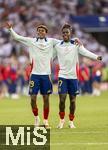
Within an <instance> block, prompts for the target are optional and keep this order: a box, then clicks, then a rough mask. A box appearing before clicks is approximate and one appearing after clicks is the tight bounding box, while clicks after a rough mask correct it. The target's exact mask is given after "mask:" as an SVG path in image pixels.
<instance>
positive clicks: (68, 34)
mask: <svg viewBox="0 0 108 150" xmlns="http://www.w3.org/2000/svg"><path fill="white" fill-rule="evenodd" d="M62 37H63V40H64V41H66V42H68V41H69V40H70V37H71V32H70V30H69V29H67V28H64V29H63V30H62Z"/></svg>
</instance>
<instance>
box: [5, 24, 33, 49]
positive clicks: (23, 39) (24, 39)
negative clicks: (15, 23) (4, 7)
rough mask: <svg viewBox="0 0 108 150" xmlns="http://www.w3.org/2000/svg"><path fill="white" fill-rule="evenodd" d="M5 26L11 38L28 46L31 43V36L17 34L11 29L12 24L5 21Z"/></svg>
mask: <svg viewBox="0 0 108 150" xmlns="http://www.w3.org/2000/svg"><path fill="white" fill-rule="evenodd" d="M5 27H6V28H7V29H8V30H9V32H10V34H11V35H12V37H13V39H14V40H16V41H18V42H21V43H22V44H24V45H26V46H30V45H31V38H29V37H23V36H21V35H18V34H17V33H16V32H15V31H14V30H13V29H12V24H11V23H9V22H7V23H6V25H5Z"/></svg>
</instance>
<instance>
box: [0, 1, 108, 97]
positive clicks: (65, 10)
mask: <svg viewBox="0 0 108 150" xmlns="http://www.w3.org/2000/svg"><path fill="white" fill-rule="evenodd" d="M107 7H108V2H107V0H98V1H94V0H27V1H26V0H0V23H1V24H0V25H1V26H2V24H3V23H4V22H6V21H10V22H12V24H13V28H14V30H15V31H16V32H17V33H18V34H20V35H22V36H29V37H35V36H36V26H37V25H38V24H40V23H43V24H46V25H47V26H48V29H49V32H48V36H49V37H54V38H57V39H60V38H61V35H60V29H61V27H62V25H63V24H64V23H65V22H68V23H71V25H72V27H73V31H72V32H73V38H75V37H78V38H79V39H80V40H81V42H82V43H83V45H84V46H85V47H86V48H87V49H88V50H90V51H92V52H94V53H96V54H98V55H102V56H103V63H101V64H100V63H98V64H97V63H96V62H93V61H91V60H89V61H88V59H83V58H81V59H80V67H78V69H77V70H78V78H79V81H80V82H79V86H80V88H81V93H82V94H84V93H93V92H94V94H95V95H100V93H99V89H100V81H101V78H102V80H103V81H108V68H107V65H108V50H107V47H105V46H104V45H102V44H100V43H99V42H98V41H97V40H96V39H95V38H94V37H93V36H92V35H91V34H88V33H84V31H83V30H82V29H81V28H80V27H79V25H78V24H76V23H72V22H70V19H69V15H70V14H73V15H86V14H106V15H107V14H108V9H107ZM28 64H29V55H28V48H27V47H24V46H23V45H21V44H20V43H18V42H15V41H14V40H12V38H11V37H10V35H9V32H8V31H7V30H6V29H5V28H0V93H1V95H5V96H9V94H11V95H12V97H13V98H17V97H18V95H17V92H19V93H22V94H24V93H26V92H25V91H27V87H28V78H27V75H26V71H25V68H26V66H27V65H28ZM58 70H59V65H58V61H57V60H55V61H54V62H53V64H52V79H53V82H54V83H57V79H58ZM92 79H93V80H92ZM91 81H93V83H92V82H91ZM90 87H91V88H90ZM93 87H94V89H95V90H94V91H93ZM96 89H98V90H97V92H96Z"/></svg>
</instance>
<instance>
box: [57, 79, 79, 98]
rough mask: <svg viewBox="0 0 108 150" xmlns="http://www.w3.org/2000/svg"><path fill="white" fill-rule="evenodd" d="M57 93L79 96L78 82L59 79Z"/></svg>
mask: <svg viewBox="0 0 108 150" xmlns="http://www.w3.org/2000/svg"><path fill="white" fill-rule="evenodd" d="M58 93H59V94H66V93H67V94H70V95H73V96H76V95H78V94H79V90H78V80H77V79H65V78H61V77H59V81H58Z"/></svg>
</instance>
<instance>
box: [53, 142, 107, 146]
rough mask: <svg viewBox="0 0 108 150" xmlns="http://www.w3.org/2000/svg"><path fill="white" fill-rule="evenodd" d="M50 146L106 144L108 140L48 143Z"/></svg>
mask: <svg viewBox="0 0 108 150" xmlns="http://www.w3.org/2000/svg"><path fill="white" fill-rule="evenodd" d="M50 145H52V146H61V145H66V146H69V145H108V142H101V143H90V142H84V143H50Z"/></svg>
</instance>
